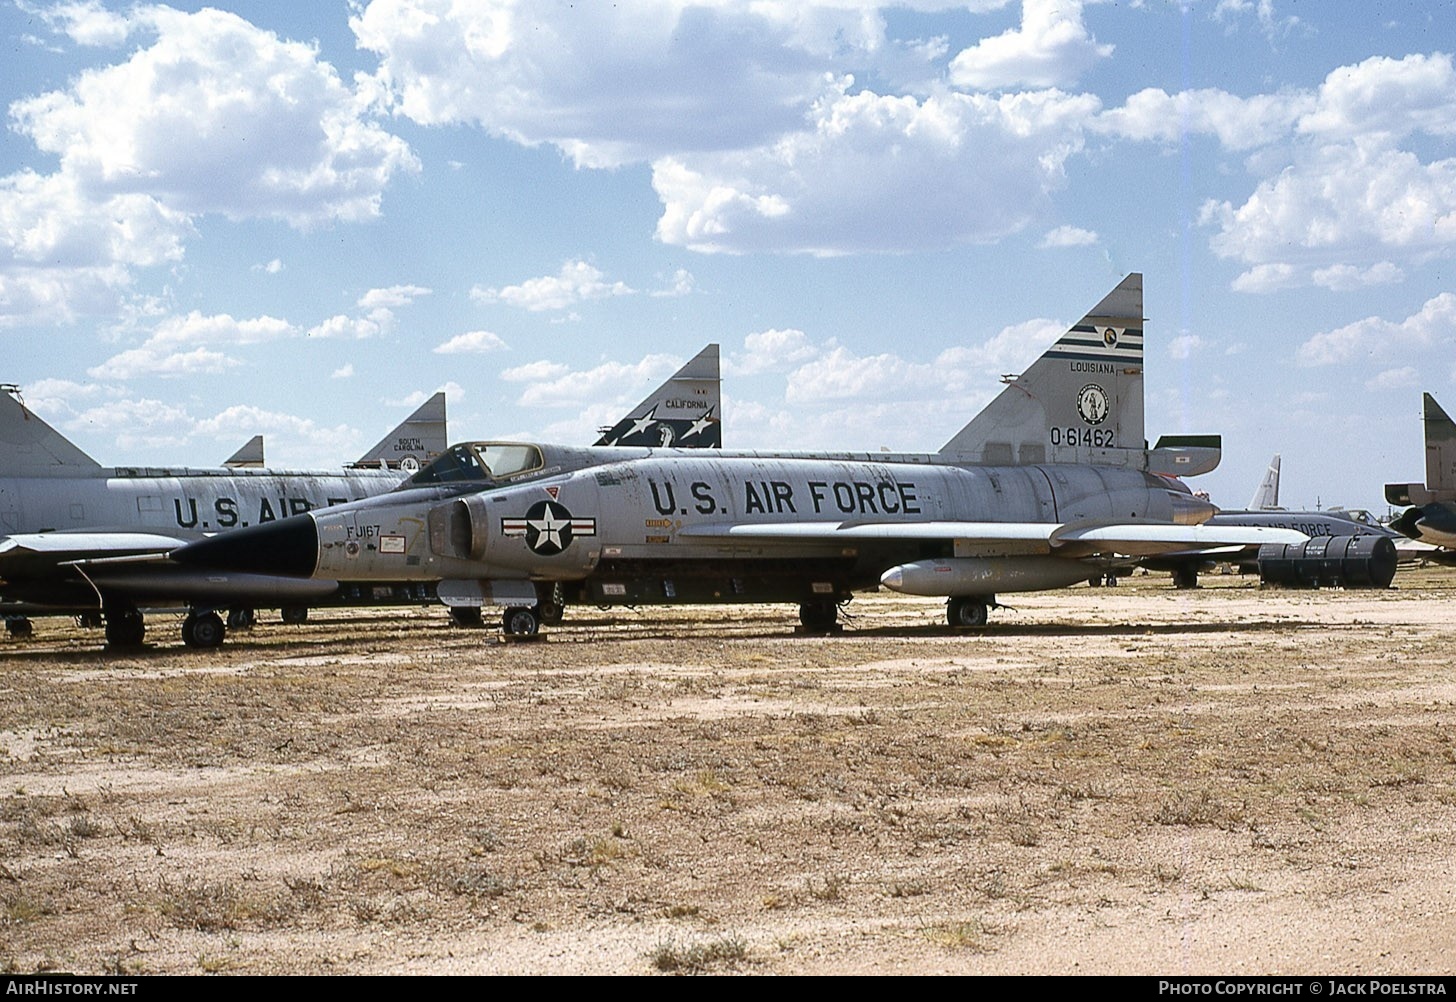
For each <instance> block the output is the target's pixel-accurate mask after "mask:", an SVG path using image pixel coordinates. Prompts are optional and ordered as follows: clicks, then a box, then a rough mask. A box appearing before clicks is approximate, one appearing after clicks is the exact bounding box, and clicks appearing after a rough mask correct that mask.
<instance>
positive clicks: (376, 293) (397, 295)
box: [358, 285, 430, 310]
mask: <svg viewBox="0 0 1456 1002" xmlns="http://www.w3.org/2000/svg"><path fill="white" fill-rule="evenodd" d="M429 294H430V290H429V289H426V288H424V287H423V286H419V285H391V286H389V287H388V288H387V289H370V290H369V291H368V292H366V293H364V295H362V296H360V297H359V303H358V305H359V306H361V307H363V308H364V309H366V310H373V309H378V308H379V307H386V308H398V307H401V306H408V305H409V304H410V303H413V302H414V301H415V300H416V299H419V298H420V297H421V296H428V295H429Z"/></svg>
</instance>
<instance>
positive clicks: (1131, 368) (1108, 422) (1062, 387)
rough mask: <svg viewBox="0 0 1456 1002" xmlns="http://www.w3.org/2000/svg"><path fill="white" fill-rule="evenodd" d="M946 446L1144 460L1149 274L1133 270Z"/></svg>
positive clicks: (1012, 458) (959, 454) (958, 450)
mask: <svg viewBox="0 0 1456 1002" xmlns="http://www.w3.org/2000/svg"><path fill="white" fill-rule="evenodd" d="M1004 381H1005V382H1006V384H1007V385H1006V388H1005V389H1004V390H1002V391H1001V393H1000V395H999V396H997V397H996V399H994V400H992V401H991V403H989V404H988V405H987V406H986V407H985V409H984V410H982V411H981V413H979V414H977V415H976V416H975V418H973V419H972V420H971V422H970V424H968V425H966V426H965V427H964V428H962V429H961V430H960V431H959V432H957V433H956V435H955V437H954V438H952V439H951V440H950V441H949V442H947V443H946V444H945V445H944V447H942V448H941V450H940V452H941V455H943V456H945V457H946V458H947V459H950V460H952V461H955V462H962V463H987V464H995V465H1011V464H1032V463H1102V464H1111V465H1119V466H1130V465H1137V466H1141V465H1143V463H1144V460H1143V458H1142V457H1144V456H1145V453H1146V449H1147V443H1146V441H1145V440H1144V438H1143V276H1142V274H1141V273H1140V272H1133V273H1132V274H1130V275H1128V276H1127V277H1126V278H1124V279H1123V280H1122V281H1121V282H1120V283H1118V286H1117V288H1115V289H1113V290H1112V291H1111V292H1110V293H1108V294H1107V296H1106V298H1104V299H1103V300H1102V302H1100V303H1098V304H1097V305H1096V306H1094V307H1093V308H1092V309H1091V311H1090V312H1088V314H1087V315H1086V316H1085V317H1083V318H1082V319H1081V320H1079V321H1078V322H1077V323H1075V324H1073V325H1072V327H1071V328H1070V329H1069V330H1068V331H1067V332H1066V333H1065V334H1063V335H1062V337H1061V340H1059V341H1057V343H1056V344H1054V345H1052V347H1051V348H1049V349H1048V350H1047V351H1046V353H1045V354H1043V355H1042V356H1041V358H1039V359H1037V360H1036V361H1035V362H1033V363H1032V364H1031V367H1030V368H1028V369H1027V370H1026V371H1025V372H1022V373H1021V374H1020V375H1018V376H1007V377H1005V378H1004Z"/></svg>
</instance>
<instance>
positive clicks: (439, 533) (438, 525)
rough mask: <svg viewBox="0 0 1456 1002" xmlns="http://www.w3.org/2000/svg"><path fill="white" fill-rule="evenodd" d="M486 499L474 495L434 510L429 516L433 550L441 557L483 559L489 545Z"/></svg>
mask: <svg viewBox="0 0 1456 1002" xmlns="http://www.w3.org/2000/svg"><path fill="white" fill-rule="evenodd" d="M485 502H486V496H485V495H484V494H471V495H469V496H468V497H463V498H456V499H455V500H454V501H451V502H450V503H449V504H447V505H441V506H440V507H438V508H435V509H433V510H432V511H431V512H430V516H429V527H430V549H431V550H433V551H434V552H435V554H436V555H438V556H441V557H453V558H455V559H457V560H481V559H483V558H484V557H485V551H486V548H487V547H488V546H489V544H490V533H489V530H488V519H487V517H486V513H485Z"/></svg>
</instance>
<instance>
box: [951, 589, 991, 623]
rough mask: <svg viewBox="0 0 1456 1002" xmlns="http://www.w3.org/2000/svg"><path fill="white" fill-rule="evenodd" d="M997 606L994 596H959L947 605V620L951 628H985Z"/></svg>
mask: <svg viewBox="0 0 1456 1002" xmlns="http://www.w3.org/2000/svg"><path fill="white" fill-rule="evenodd" d="M988 599H989V601H988ZM995 604H996V597H995V596H994V595H990V596H985V597H983V596H980V595H957V596H955V597H953V598H951V599H949V600H948V601H947V602H946V603H945V619H946V622H948V623H950V625H951V626H969V627H980V626H985V625H986V620H987V619H988V618H989V616H990V614H991V606H993V605H995Z"/></svg>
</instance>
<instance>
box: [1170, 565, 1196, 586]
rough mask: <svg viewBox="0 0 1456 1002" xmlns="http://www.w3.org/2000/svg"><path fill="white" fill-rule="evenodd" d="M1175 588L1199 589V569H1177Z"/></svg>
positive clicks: (1174, 578) (1174, 577) (1174, 579)
mask: <svg viewBox="0 0 1456 1002" xmlns="http://www.w3.org/2000/svg"><path fill="white" fill-rule="evenodd" d="M1173 587H1174V588H1197V587H1198V569H1197V568H1196V567H1175V568H1174V569H1173Z"/></svg>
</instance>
